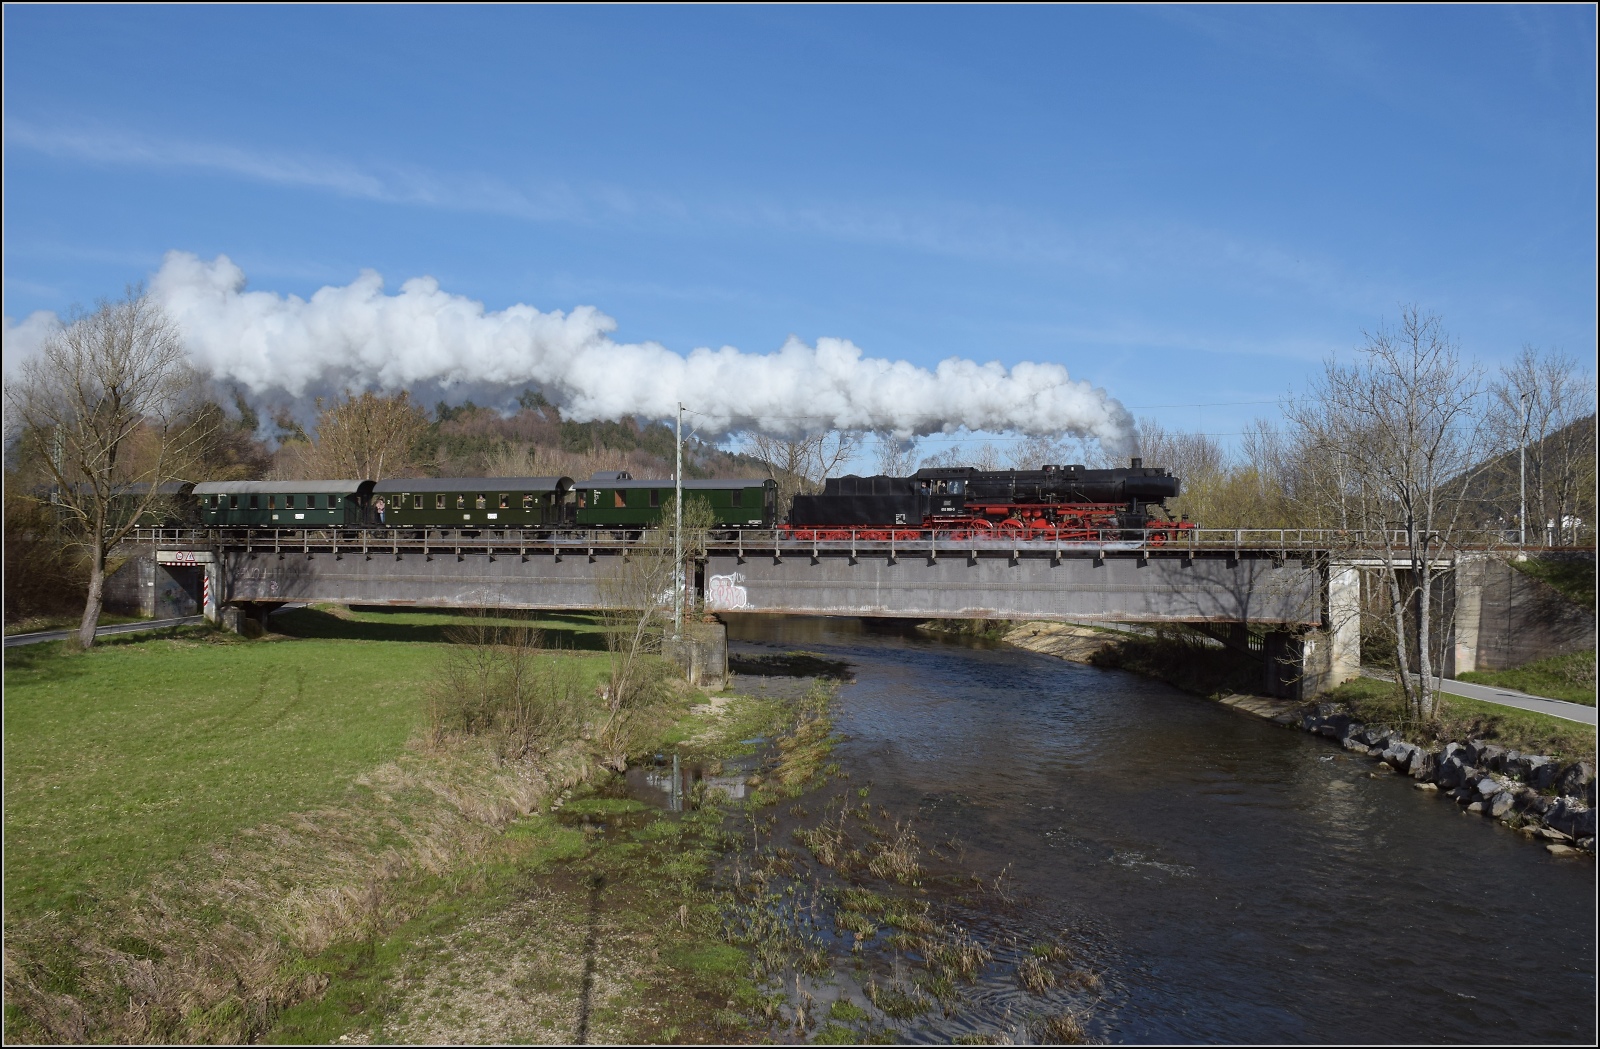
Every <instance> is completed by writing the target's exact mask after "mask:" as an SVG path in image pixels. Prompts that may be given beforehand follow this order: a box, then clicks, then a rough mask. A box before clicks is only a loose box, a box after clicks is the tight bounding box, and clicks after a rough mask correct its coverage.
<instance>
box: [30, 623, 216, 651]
mask: <svg viewBox="0 0 1600 1049" xmlns="http://www.w3.org/2000/svg"><path fill="white" fill-rule="evenodd" d="M205 621H206V617H205V616H181V617H179V618H177V619H146V620H142V621H141V622H138V623H119V624H117V625H116V626H103V627H98V628H96V630H95V632H94V636H95V637H104V636H106V635H107V634H137V633H139V632H140V631H144V630H165V629H167V628H168V627H179V626H188V625H189V624H190V623H204V622H205ZM76 633H77V631H76V630H45V631H41V632H40V633H37V634H8V635H6V647H7V648H16V647H17V646H18V645H37V644H39V643H40V642H41V641H65V640H66V639H67V638H69V637H71V636H72V635H73V634H76Z"/></svg>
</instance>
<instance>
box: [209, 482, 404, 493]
mask: <svg viewBox="0 0 1600 1049" xmlns="http://www.w3.org/2000/svg"><path fill="white" fill-rule="evenodd" d="M371 489H372V482H371V481H356V480H350V481H206V482H204V483H202V484H197V485H195V486H194V494H195V495H255V494H261V495H300V494H301V493H305V494H307V495H322V494H324V493H327V494H329V495H356V494H360V493H364V492H368V491H371Z"/></svg>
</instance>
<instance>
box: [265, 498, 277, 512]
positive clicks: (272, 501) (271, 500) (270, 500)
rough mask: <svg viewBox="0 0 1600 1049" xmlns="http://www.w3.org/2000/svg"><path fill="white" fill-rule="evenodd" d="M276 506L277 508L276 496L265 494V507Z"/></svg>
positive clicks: (272, 507)
mask: <svg viewBox="0 0 1600 1049" xmlns="http://www.w3.org/2000/svg"><path fill="white" fill-rule="evenodd" d="M277 508H278V497H277V496H275V495H269V496H267V509H268V510H276V509H277Z"/></svg>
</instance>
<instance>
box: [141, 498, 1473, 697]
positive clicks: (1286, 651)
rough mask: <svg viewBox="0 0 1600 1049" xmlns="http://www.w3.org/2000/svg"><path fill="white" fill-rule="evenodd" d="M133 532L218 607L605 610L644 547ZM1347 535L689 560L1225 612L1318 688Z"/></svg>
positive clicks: (998, 595)
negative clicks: (611, 587)
mask: <svg viewBox="0 0 1600 1049" xmlns="http://www.w3.org/2000/svg"><path fill="white" fill-rule="evenodd" d="M139 541H140V542H141V543H147V544H149V546H150V547H153V548H154V552H155V557H154V561H155V563H156V564H157V565H158V566H159V569H160V571H163V572H165V573H167V574H168V575H179V574H183V573H186V572H187V573H189V574H190V579H192V580H195V581H197V583H198V589H199V591H200V595H199V596H200V601H199V602H198V603H199V604H201V605H202V610H203V611H204V613H205V614H206V615H207V616H208V617H210V618H213V619H216V618H219V617H224V616H229V615H232V616H237V615H240V614H244V615H254V616H260V617H262V618H263V619H264V617H265V615H266V614H267V613H268V612H270V610H272V609H273V608H275V607H278V606H280V605H282V604H284V603H288V602H315V601H329V602H338V603H345V604H361V605H380V606H382V605H387V606H394V607H447V608H448V607H458V608H464V607H485V606H489V607H495V606H497V607H506V608H525V609H549V610H595V609H599V608H601V607H603V603H604V592H605V581H606V580H607V579H608V578H615V577H616V576H617V575H618V574H619V573H621V572H623V571H625V566H626V564H627V563H628V562H629V559H630V558H633V557H636V556H640V554H639V551H640V547H639V545H638V544H637V543H632V542H628V541H627V540H626V539H625V538H623V537H619V536H617V535H615V534H610V533H605V532H564V533H546V534H537V533H523V532H518V531H515V530H508V531H504V532H491V531H465V530H453V529H435V530H426V531H397V530H393V529H390V530H382V529H364V530H339V531H335V530H321V531H306V530H288V529H285V530H270V529H235V530H228V529H221V530H219V529H211V530H149V531H146V532H144V533H141V534H140V536H139ZM1341 549H1342V548H1341V545H1340V544H1339V543H1338V542H1337V537H1335V536H1333V535H1330V534H1329V533H1323V532H1313V531H1309V530H1306V531H1300V530H1293V529H1283V530H1279V529H1273V530H1204V531H1202V530H1194V531H1193V532H1192V533H1190V534H1187V535H1185V536H1184V537H1183V538H1182V539H1181V540H1179V541H1177V542H1167V543H1163V544H1152V543H1151V542H1148V541H1145V540H1139V539H1134V540H1130V539H1128V538H1127V537H1126V536H1125V535H1124V534H1123V533H1110V534H1107V535H1106V536H1104V537H1101V538H1096V539H1090V540H1083V541H1065V540H1047V541H1038V540H1033V541H1029V540H1025V539H1017V540H1010V539H982V538H959V539H958V538H955V537H952V536H950V535H949V534H947V533H935V532H907V531H903V530H902V531H897V532H896V533H895V535H894V538H892V539H887V540H886V539H883V538H870V537H869V536H868V535H867V534H863V535H860V536H856V535H855V534H852V536H851V537H850V538H848V539H836V540H832V541H809V540H798V539H795V538H793V537H792V536H788V535H786V534H784V533H782V532H770V531H767V532H745V533H742V534H740V535H739V536H738V537H736V538H732V539H726V540H719V541H715V542H711V543H709V544H707V545H706V547H705V549H704V551H703V556H700V557H698V558H696V560H695V562H694V564H693V568H692V576H690V574H689V571H688V570H686V573H685V575H686V587H687V589H688V590H689V597H690V600H691V601H692V602H694V603H695V604H696V605H698V606H700V607H703V608H704V609H705V610H706V611H708V612H711V613H714V614H717V615H719V616H726V615H733V614H740V613H752V612H754V613H775V614H790V615H833V616H876V617H884V616H887V617H906V618H916V619H924V620H925V619H954V618H959V619H975V618H995V619H1050V620H1061V619H1065V620H1071V621H1075V622H1079V623H1091V624H1093V623H1104V624H1108V625H1111V624H1152V623H1190V624H1209V625H1211V626H1213V627H1225V628H1227V629H1231V630H1233V631H1237V632H1239V635H1248V634H1253V635H1255V639H1256V641H1257V644H1258V646H1260V647H1261V648H1262V649H1264V651H1265V654H1266V656H1267V658H1266V660H1265V662H1266V665H1267V680H1266V682H1265V683H1264V688H1265V689H1266V690H1267V691H1269V692H1272V693H1274V694H1307V695H1309V694H1313V693H1314V692H1316V691H1319V690H1321V689H1324V688H1328V687H1331V686H1333V685H1335V684H1338V683H1339V682H1341V681H1345V680H1348V679H1350V678H1352V677H1355V676H1356V675H1357V674H1359V672H1360V631H1359V622H1358V620H1359V616H1358V607H1359V602H1360V575H1359V572H1360V568H1361V565H1360V564H1359V562H1358V561H1357V560H1354V559H1351V558H1350V557H1349V555H1348V553H1347V552H1344V553H1341V552H1340V551H1341ZM190 585H191V587H193V586H194V585H195V584H194V583H191V584H190ZM663 596H664V597H665V598H666V600H668V601H670V593H669V594H667V595H663ZM230 610H237V611H230ZM1236 636H1237V635H1236ZM1457 648H1458V649H1459V648H1460V646H1459V645H1458V646H1457ZM1468 656H1469V658H1470V653H1469V654H1468ZM1452 662H1456V663H1459V659H1453V660H1452ZM1454 669H1456V667H1451V668H1450V669H1449V670H1447V671H1446V672H1447V673H1448V672H1453V670H1454ZM1460 669H1467V667H1461V668H1460Z"/></svg>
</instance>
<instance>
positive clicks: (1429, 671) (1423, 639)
mask: <svg viewBox="0 0 1600 1049" xmlns="http://www.w3.org/2000/svg"><path fill="white" fill-rule="evenodd" d="M1417 576H1418V578H1419V579H1420V580H1421V583H1422V585H1421V587H1420V591H1419V593H1418V594H1417V678H1418V681H1417V704H1416V709H1415V710H1413V711H1412V715H1413V716H1414V717H1416V719H1417V720H1418V721H1423V722H1426V721H1430V720H1432V719H1433V654H1432V653H1431V652H1430V651H1429V647H1430V645H1431V644H1432V641H1433V633H1432V626H1433V602H1432V597H1433V573H1432V571H1430V569H1429V566H1428V562H1427V557H1426V555H1424V557H1423V561H1422V564H1421V565H1420V566H1419V567H1418V568H1417Z"/></svg>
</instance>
